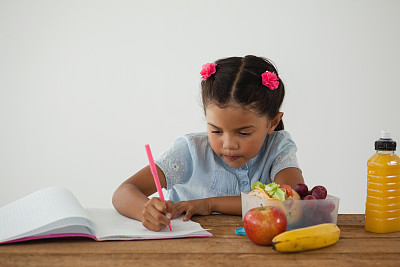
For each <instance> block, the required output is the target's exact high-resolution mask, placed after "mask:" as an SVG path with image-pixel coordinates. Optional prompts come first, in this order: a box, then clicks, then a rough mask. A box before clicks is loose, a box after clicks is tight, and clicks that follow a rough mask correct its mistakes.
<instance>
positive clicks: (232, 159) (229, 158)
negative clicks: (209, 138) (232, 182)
mask: <svg viewBox="0 0 400 267" xmlns="http://www.w3.org/2000/svg"><path fill="white" fill-rule="evenodd" d="M224 158H226V159H227V160H228V161H235V160H237V159H238V158H240V157H237V156H227V155H224Z"/></svg>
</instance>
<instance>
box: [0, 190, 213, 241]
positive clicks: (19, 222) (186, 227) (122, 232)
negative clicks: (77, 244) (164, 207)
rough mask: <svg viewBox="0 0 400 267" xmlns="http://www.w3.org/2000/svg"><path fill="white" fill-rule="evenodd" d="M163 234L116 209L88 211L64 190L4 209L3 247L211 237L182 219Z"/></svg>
mask: <svg viewBox="0 0 400 267" xmlns="http://www.w3.org/2000/svg"><path fill="white" fill-rule="evenodd" d="M171 226H172V231H170V230H169V228H168V227H166V228H164V229H162V230H161V231H160V232H153V231H150V230H148V229H146V228H144V227H143V226H142V223H141V222H139V221H136V220H133V219H130V218H127V217H125V216H123V215H121V214H119V213H118V212H117V211H116V210H114V209H84V208H83V207H82V206H81V204H80V203H79V201H78V200H77V199H76V198H75V196H74V195H73V194H72V193H71V192H70V191H68V190H66V189H64V188H61V187H49V188H45V189H42V190H40V191H37V192H35V193H32V194H30V195H28V196H26V197H24V198H21V199H19V200H17V201H15V202H13V203H10V204H8V205H6V206H4V207H2V208H0V244H3V243H11V242H20V241H26V240H32V239H42V238H54V237H66V236H83V237H90V238H93V239H95V240H97V241H105V240H143V239H168V238H183V237H210V236H212V234H211V233H209V232H207V231H206V230H205V229H203V228H202V227H201V226H200V224H198V223H196V222H193V221H188V222H183V221H182V217H180V218H176V219H173V220H171Z"/></svg>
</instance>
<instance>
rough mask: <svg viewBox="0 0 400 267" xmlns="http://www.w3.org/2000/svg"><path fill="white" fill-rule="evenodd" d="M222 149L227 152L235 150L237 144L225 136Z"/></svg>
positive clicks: (233, 139) (237, 146)
mask: <svg viewBox="0 0 400 267" xmlns="http://www.w3.org/2000/svg"><path fill="white" fill-rule="evenodd" d="M222 147H223V148H224V149H227V150H235V149H238V148H239V143H238V142H236V140H235V138H232V137H229V136H226V137H225V138H224V143H223V145H222Z"/></svg>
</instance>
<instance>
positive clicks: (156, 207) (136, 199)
mask: <svg viewBox="0 0 400 267" xmlns="http://www.w3.org/2000/svg"><path fill="white" fill-rule="evenodd" d="M156 168H157V172H158V177H159V179H160V183H161V187H165V186H166V180H165V176H164V173H163V172H162V171H161V169H160V168H158V166H157V167H156ZM156 191H157V188H156V186H155V183H154V179H153V175H152V174H151V170H150V167H149V166H147V167H145V168H143V169H142V170H140V171H139V172H137V173H136V174H134V175H133V176H132V177H130V178H129V179H127V180H126V181H125V182H123V183H122V184H121V185H120V186H119V187H118V188H117V189H116V190H115V192H114V194H113V197H112V203H113V205H114V207H115V209H116V210H117V211H118V212H119V213H121V214H122V215H125V216H127V217H130V218H134V219H136V220H139V221H142V224H143V225H144V226H145V227H146V228H148V229H150V230H154V231H159V230H160V229H161V228H163V227H165V226H166V225H168V223H169V219H170V218H171V213H172V209H173V203H172V202H167V204H165V203H164V202H162V201H161V200H160V199H159V198H152V199H151V200H149V198H148V196H149V195H151V194H153V193H155V192H156ZM168 213H169V214H168ZM168 217H169V218H168Z"/></svg>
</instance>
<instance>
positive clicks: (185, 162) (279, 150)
mask: <svg viewBox="0 0 400 267" xmlns="http://www.w3.org/2000/svg"><path fill="white" fill-rule="evenodd" d="M200 73H201V75H202V78H203V81H202V82H201V95H202V101H203V107H204V113H205V117H206V121H207V132H206V133H194V134H187V135H185V136H183V137H181V138H179V139H177V140H176V141H175V143H174V144H173V146H172V147H171V148H170V149H169V150H167V151H166V152H164V153H163V154H162V155H161V156H160V158H158V159H157V160H156V161H155V163H156V165H157V171H158V176H159V178H160V182H161V186H162V187H164V188H165V187H166V188H167V192H168V193H167V196H166V198H167V199H169V201H167V203H164V202H162V201H161V200H160V199H159V198H151V199H150V200H149V199H148V196H149V195H151V194H153V193H155V192H156V186H155V184H154V180H153V177H152V174H151V171H150V167H149V166H147V167H145V168H143V169H142V170H140V171H139V172H138V173H136V174H134V175H133V176H132V177H130V178H129V179H128V180H126V181H125V182H124V183H122V185H121V186H119V187H118V189H117V190H116V191H115V193H114V195H113V205H114V207H115V208H116V209H117V211H118V212H120V213H121V214H123V215H125V216H128V217H131V218H134V219H137V220H140V221H142V224H143V226H144V227H146V228H148V229H150V230H153V231H159V230H160V229H162V228H164V227H165V226H166V225H168V223H169V220H170V219H171V218H173V217H175V216H178V215H180V214H182V213H185V214H186V215H185V217H184V220H189V219H190V218H191V217H192V216H193V215H194V214H198V215H209V214H211V213H212V212H220V213H224V214H233V215H240V214H241V198H240V192H241V191H250V190H251V185H252V184H253V183H254V182H255V181H261V182H262V183H264V184H265V183H270V182H273V181H275V182H276V183H278V184H288V185H290V186H292V187H294V186H295V185H296V184H298V183H303V182H304V180H303V176H302V174H301V171H300V169H299V166H298V163H297V159H296V145H295V143H294V142H293V140H292V139H291V137H290V135H289V133H288V132H286V131H284V130H283V123H282V116H283V113H282V112H280V111H279V108H280V106H281V104H282V101H283V98H284V95H285V88H284V85H283V83H282V80H280V79H279V78H278V77H279V76H278V72H277V71H276V69H275V68H274V66H273V65H272V64H271V63H270V62H269V61H268V60H267V59H264V58H260V57H256V56H246V57H244V58H242V57H232V58H225V59H220V60H217V61H216V62H215V63H208V64H205V65H204V66H203V69H202V71H201V72H200Z"/></svg>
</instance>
